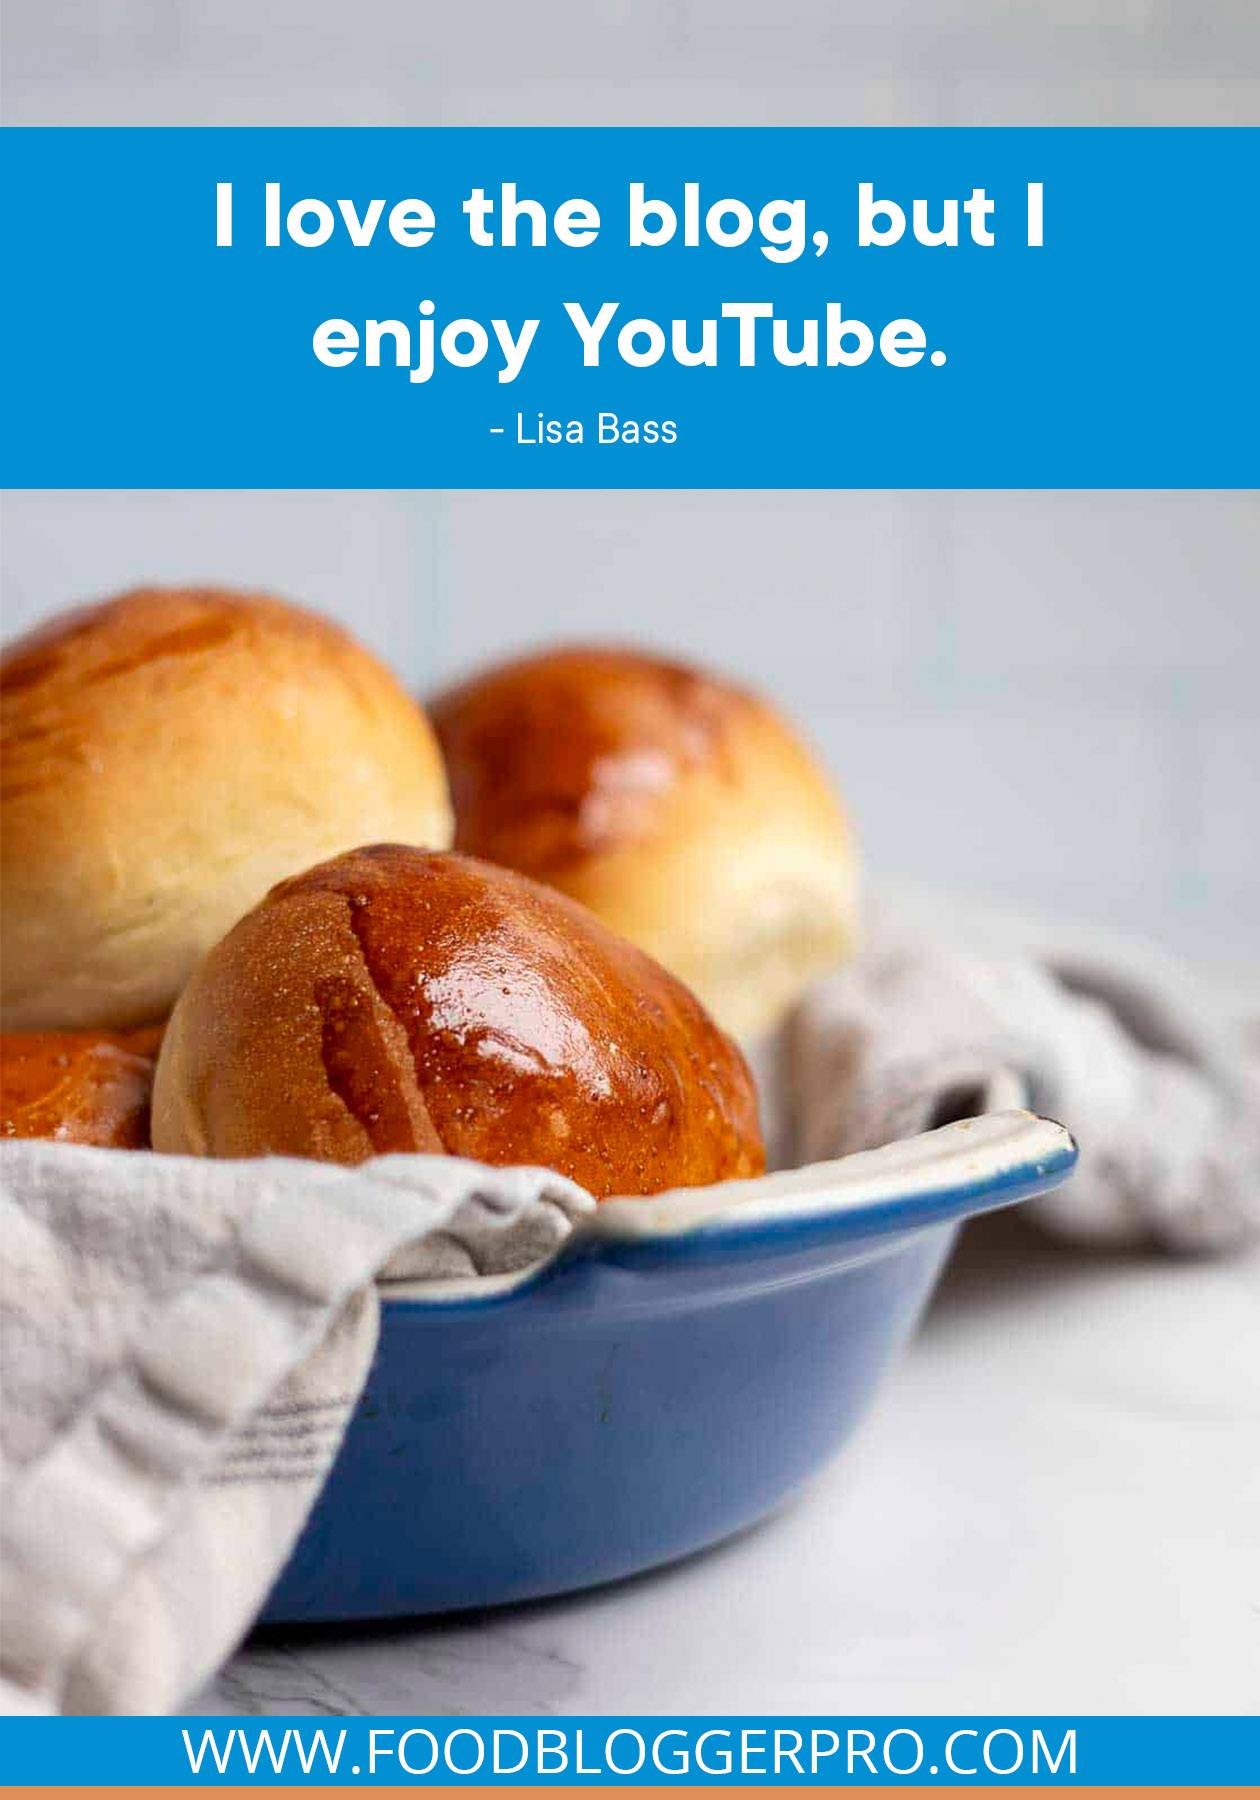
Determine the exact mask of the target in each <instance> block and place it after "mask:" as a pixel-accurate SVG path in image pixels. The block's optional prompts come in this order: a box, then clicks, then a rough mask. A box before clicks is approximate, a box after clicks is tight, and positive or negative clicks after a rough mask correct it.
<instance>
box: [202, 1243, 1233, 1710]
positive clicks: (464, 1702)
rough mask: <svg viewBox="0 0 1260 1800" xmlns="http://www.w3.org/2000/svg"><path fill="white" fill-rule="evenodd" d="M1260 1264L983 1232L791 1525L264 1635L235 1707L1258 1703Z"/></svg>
mask: <svg viewBox="0 0 1260 1800" xmlns="http://www.w3.org/2000/svg"><path fill="white" fill-rule="evenodd" d="M1258 1700H1260V1256H1252V1257H1249V1258H1243V1259H1234V1260H1227V1261H1221V1262H1214V1261H1213V1262H1206V1261H1205V1262H1172V1261H1168V1260H1166V1259H1163V1258H1159V1259H1155V1258H1149V1259H1148V1258H1126V1259H1113V1258H1102V1257H1095V1256H1089V1255H1083V1254H1080V1253H1077V1252H1072V1251H1064V1250H1062V1249H1057V1248H1054V1247H1052V1246H1049V1245H1047V1244H1045V1243H1044V1242H1042V1241H1041V1240H1040V1239H1039V1238H1037V1237H1036V1236H1034V1235H1033V1234H1032V1232H1031V1231H1030V1229H1029V1228H1028V1227H1026V1226H1025V1225H1024V1223H1023V1221H1022V1220H1020V1219H1019V1218H1018V1217H1015V1216H1007V1217H998V1218H994V1219H990V1220H985V1221H981V1222H979V1223H978V1224H976V1225H974V1226H972V1227H971V1228H970V1230H969V1232H968V1234H967V1236H966V1237H965V1239H964V1241H963V1243H962V1245H961V1247H960V1249H959V1251H958V1252H957V1254H956V1256H955V1259H954V1262H953V1265H952V1266H951V1268H950V1270H949V1272H948V1273H947V1275H946V1278H945V1281H944V1283H943V1285H942V1287H941V1289H940V1291H939V1293H938V1295H937V1298H936V1301H935V1303H934V1305H933V1307H932V1309H931V1312H930V1313H929V1316H928V1318H927V1320H926V1322H925V1324H924V1326H923V1328H922V1330H921V1332H920V1334H919V1336H918V1338H917V1340H916V1342H915V1343H914V1345H913V1346H912V1347H911V1349H910V1351H909V1353H908V1354H907V1355H906V1357H905V1358H904V1360H903V1361H902V1363H901V1365H900V1367H899V1368H898V1369H897V1371H896V1372H895V1374H894V1375H893V1376H892V1378H891V1379H890V1381H889V1384H888V1386H887V1388H886V1390H885V1392H884V1394H883V1396H882V1398H881V1401H880V1403H879V1405H878V1406H877V1409H876V1411H875V1413H874V1415H873V1416H872V1418H871V1419H870V1420H869V1421H868V1422H867V1424H866V1426H865V1428H864V1430H863V1431H862V1432H861V1434H860V1435H859V1437H858V1439H857V1440H856V1441H855V1442H854V1443H852V1444H851V1445H850V1446H849V1448H848V1449H847V1450H846V1451H845V1452H844V1453H842V1455H841V1456H840V1458H839V1460H838V1461H837V1462H836V1463H835V1464H834V1465H833V1466H832V1468H831V1469H830V1470H829V1471H828V1472H827V1473H826V1474H825V1475H824V1476H823V1477H822V1478H821V1479H820V1480H819V1481H818V1482H817V1483H816V1484H815V1485H814V1486H813V1487H812V1488H811V1489H810V1490H809V1492H808V1493H807V1494H806V1495H805V1496H804V1498H802V1499H801V1500H799V1501H798V1502H797V1503H796V1504H795V1505H793V1506H792V1507H791V1508H790V1509H788V1510H787V1511H785V1512H784V1513H782V1514H780V1515H779V1516H778V1517H776V1518H774V1519H772V1520H770V1521H768V1522H767V1523H766V1524H764V1525H761V1526H759V1527H758V1528H756V1529H755V1530H753V1531H751V1532H747V1533H745V1534H744V1535H743V1536H742V1537H740V1538H738V1539H736V1540H735V1541H733V1542H731V1543H729V1544H726V1545H724V1546H722V1547H721V1548H719V1549H717V1550H714V1551H710V1552H708V1553H707V1554H705V1555H702V1556H698V1557H694V1558H692V1559H691V1560H689V1561H688V1562H685V1563H682V1564H678V1565H676V1566H674V1567H673V1568H671V1569H667V1570H664V1571H662V1572H659V1573H657V1574H653V1575H649V1576H642V1577H640V1578H638V1579H636V1580H633V1581H629V1582H624V1583H622V1584H620V1585H618V1586H615V1587H611V1588H605V1589H601V1590H598V1591H596V1592H593V1593H587V1594H582V1595H577V1596H574V1597H570V1598H567V1599H563V1600H557V1601H551V1602H547V1603H543V1604H537V1605H530V1606H521V1607H514V1608H507V1609H503V1610H501V1611H496V1612H493V1613H487V1614H480V1615H469V1616H464V1617H457V1618H452V1619H446V1620H439V1621H419V1622H416V1623H411V1622H407V1623H402V1624H390V1625H387V1626H374V1627H370V1628H362V1627H360V1628H356V1629H346V1630H336V1631H334V1630H330V1629H320V1630H316V1631H305V1632H302V1633H296V1632H293V1631H283V1632H281V1631H271V1632H267V1633H261V1634H258V1635H257V1636H256V1637H255V1638H254V1639H252V1640H251V1641H250V1643H249V1644H248V1645H247V1646H246V1647H245V1648H244V1649H243V1650H242V1651H241V1652H240V1654H239V1655H238V1656H237V1657H236V1658H235V1659H234V1660H233V1662H232V1663H231V1664H230V1665H229V1666H228V1668H227V1669H226V1670H225V1671H224V1672H223V1674H222V1675H221V1676H220V1677H219V1679H218V1680H217V1681H216V1682H215V1683H214V1684H213V1685H212V1687H211V1688H210V1689H208V1690H207V1692H206V1693H205V1694H204V1695H203V1696H202V1697H201V1698H200V1700H199V1701H197V1702H196V1703H195V1704H196V1705H197V1706H198V1707H199V1709H200V1710H203V1711H207V1712H228V1713H286V1712H292V1713H331V1714H341V1713H408V1714H414V1713H419V1714H423V1713H439V1714H450V1713H465V1714H467V1713H500V1714H501V1713H604V1712H643V1713H657V1712H659V1713H671V1712H674V1713H688V1712H695V1713H705V1712H743V1711H752V1712H771V1713H773V1712H804V1713H835V1712H850V1713H853V1712H873V1713H892V1712H903V1713H904V1712H909V1713H914V1712H990V1713H1021V1712H1030V1713H1031V1712H1038V1713H1076V1712H1084V1713H1090V1712H1095V1713H1097V1712H1151V1713H1159V1712H1250V1711H1252V1710H1253V1709H1254V1708H1255V1706H1256V1704H1257V1701H1258Z"/></svg>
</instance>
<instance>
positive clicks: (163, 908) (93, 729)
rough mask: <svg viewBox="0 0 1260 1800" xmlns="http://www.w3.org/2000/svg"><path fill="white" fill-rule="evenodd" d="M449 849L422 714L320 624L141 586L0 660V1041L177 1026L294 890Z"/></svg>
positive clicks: (240, 598) (257, 604)
mask: <svg viewBox="0 0 1260 1800" xmlns="http://www.w3.org/2000/svg"><path fill="white" fill-rule="evenodd" d="M382 836H386V837H403V838H406V839H407V840H408V841H409V842H413V843H429V844H435V845H439V846H441V845H445V844H447V843H448V842H449V841H450V810H449V801H448V798H447V791H446V778H445V775H444V773H443V771H442V767H441V759H440V756H439V753H438V750H437V746H436V744H435V742H434V739H433V734H432V731H431V730H430V727H429V725H428V722H427V721H426V719H425V717H424V715H423V713H422V712H421V711H420V710H419V708H418V707H417V706H416V705H415V703H414V702H413V701H412V700H411V699H409V697H408V696H407V694H406V693H405V692H404V691H403V689H402V687H401V686H400V685H399V684H398V682H397V681H395V679H394V677H393V676H392V675H391V674H390V673H389V671H388V670H387V669H385V668H384V667H383V666H382V665H381V664H380V663H378V662H377V661H376V659H375V658H374V657H372V656H370V655H368V653H367V652H366V651H365V650H363V649H361V648H360V646H359V645H358V644H356V643H354V642H353V640H352V639H350V638H349V637H347V636H346V635H345V633H344V632H342V631H339V630H338V629H337V628H336V627H335V626H333V625H330V624H329V623H327V621H325V620H323V619H320V618H317V617H315V616H314V615H313V614H311V613H307V612H303V611H300V610H299V609H298V608H297V607H293V606H287V605H285V604H283V603H282V602H280V601H278V600H272V599H268V598H265V597H261V596H258V595H250V594H226V593H220V592H217V591H214V590H194V589H179V590H176V589H156V588H154V589H145V590H141V591H138V592H135V593H131V594H125V595H123V596H122V597H121V598H120V599H117V600H111V601H108V602H105V603H103V604H101V605H98V606H90V607H86V608H84V609H83V610H81V611H79V612H75V613H70V614H66V615H64V616H62V617H60V618H56V619H54V620H52V621H51V622H50V623H49V624H47V625H45V626H43V627H42V628H41V629H39V630H37V631H35V632H33V633H31V634H30V635H29V636H28V637H25V638H23V639H21V640H20V641H18V642H17V643H15V644H13V645H12V646H10V647H9V648H8V649H7V650H6V651H5V654H4V657H3V661H2V662H0V929H2V934H3V935H2V937H0V958H2V965H0V1024H3V1026H4V1028H5V1029H6V1030H38V1029H44V1028H65V1029H73V1028H77V1027H86V1026H106V1027H120V1026H126V1025H132V1024H139V1023H143V1022H146V1021H149V1020H153V1019H158V1018H164V1017H165V1016H166V1014H167V1013H168V1012H169V1011H170V1008H171V1006H172V1005H173V1003H174V1001H175V997H176V995H177V994H178V992H179V990H180V988H181V987H182V986H183V983H184V981H185V979H186V977H187V975H188V973H189V970H190V969H191V968H192V966H193V964H194V963H195V962H196V961H197V959H198V957H199V956H201V955H202V953H203V952H204V951H206V950H208V949H209V947H210V945H211V944H213V943H214V942H216V941H217V939H218V938H220V937H221V936H222V935H223V933H224V932H225V931H226V930H227V928H228V926H229V925H231V924H232V923H233V921H234V920H236V919H238V918H239V917H240V915H241V914H242V913H243V912H244V911H245V910H246V909H247V908H248V907H250V906H252V905H253V904H254V903H255V901H257V900H259V899H261V898H262V896H263V894H265V893H266V891H267V889H268V888H269V887H270V886H271V884H272V883H273V882H275V881H277V880H279V879H280V877H281V876H284V875H289V874H292V873H293V872H294V871H295V870H297V869H304V868H307V867H308V866H309V865H310V864H311V863H312V862H314V861H316V860H317V859H319V858H320V857H324V856H330V855H332V854H334V853H335V852H336V851H338V850H345V849H348V848H349V847H350V846H351V845H353V844H360V843H363V842H364V841H365V840H367V839H371V838H376V837H382Z"/></svg>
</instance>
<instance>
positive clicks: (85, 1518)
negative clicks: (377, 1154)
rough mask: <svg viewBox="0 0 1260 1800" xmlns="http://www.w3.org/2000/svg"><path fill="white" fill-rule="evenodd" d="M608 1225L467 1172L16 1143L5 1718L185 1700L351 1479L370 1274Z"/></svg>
mask: <svg viewBox="0 0 1260 1800" xmlns="http://www.w3.org/2000/svg"><path fill="white" fill-rule="evenodd" d="M593 1208H594V1201H593V1200H592V1199H591V1198H590V1196H589V1195H587V1194H586V1193H584V1192H583V1191H582V1190H581V1189H579V1188H577V1187H575V1186H574V1185H573V1184H572V1183H571V1182H568V1181H565V1180H564V1179H562V1178H561V1177H560V1176H557V1175H552V1174H550V1173H548V1172H546V1171H541V1170H536V1169H496V1170H489V1169H485V1168H482V1167H481V1166H480V1165H478V1164H474V1163H467V1162H463V1161H459V1160H457V1159H455V1158H447V1157H434V1156H406V1157H383V1158H379V1159H378V1160H376V1161H375V1162H372V1163H370V1164H368V1165H366V1166H365V1167H364V1168H362V1169H340V1168H333V1167H326V1166H322V1165H319V1164H313V1163H305V1162H293V1161H288V1160H282V1159H278V1158H277V1159H272V1160H266V1161H259V1162H251V1163H229V1162H213V1161H200V1160H197V1159H192V1158H183V1157H168V1156H153V1155H145V1154H144V1153H136V1152H127V1151H111V1150H92V1149H84V1148H79V1147H73V1146H68V1145H61V1144H49V1143H10V1144H5V1145H3V1146H0V1402H2V1403H0V1709H3V1710H4V1711H6V1712H35V1713H40V1712H54V1711H63V1712H72V1713H78V1712H114V1713H116V1712H124V1713H125V1712H140V1713H145V1712H161V1711H167V1710H170V1709H172V1708H174V1707H177V1706H178V1704H179V1702H180V1701H181V1699H182V1698H183V1697H184V1696H185V1695H186V1694H188V1693H190V1692H192V1691H193V1690H194V1689H195V1688H196V1687H197V1686H198V1685H199V1684H200V1683H201V1682H202V1681H204V1680H205V1679H206V1678H207V1677H208V1676H209V1675H210V1674H211V1672H212V1671H213V1670H214V1669H215V1668H217V1667H218V1665H219V1664H220V1663H221V1662H222V1661H223V1659H224V1658H225V1657H226V1656H227V1655H228V1654H229V1653H230V1651H231V1650H232V1649H233V1647H234V1646H235V1644H236V1642H237V1641H238V1639H239V1638H240V1637H241V1636H242V1635H243V1633H244V1632H245V1631H246V1630H247V1629H248V1627H249V1625H250V1623H251V1621H252V1620H253V1618H254V1616H255V1614H256V1613H257V1611H258V1609H259V1607H260V1606H261V1604H262V1602H263V1600H264V1599H265V1597H266V1595H267V1592H268V1589H269V1588H270V1586H271V1584H272V1582H273V1581H274V1580H275V1577H276V1576H277V1574H278V1573H279V1571H280V1569H281V1567H282V1566H283V1564H284V1562H285V1560H286V1558H287V1556H288V1553H289V1551H290V1549H291V1548H292V1546H293V1544H294V1542H295V1541H296V1539H297V1536H298V1533H299V1532H300V1530H301V1527H302V1525H303V1523H304V1521H305V1519H306V1516H307V1513H308V1512H309V1510H310V1508H311V1505H312V1504H313V1502H314V1500H315V1497H316V1495H317V1493H318V1492H319V1489H320V1487H321V1485H322V1483H323V1480H324V1477H325V1476H326V1474H327V1472H328V1470H329V1468H330V1466H331V1464H332V1460H333V1457H334V1455H335V1454H336V1451H337V1448H338V1446H339V1444H340V1442H341V1438H342V1434H343V1432H344V1429H345V1426H346V1422H347V1420H348V1418H349V1415H350V1412H351V1410H352V1408H353V1407H354V1405H355V1402H356V1400H357V1399H358V1396H359V1394H360V1392H361V1390H362V1388H363V1384H364V1381H365V1379H366V1376H367V1372H368V1368H369V1365H370V1363H371V1360H372V1354H373V1351H374V1349H375V1345H376V1339H377V1329H378V1323H379V1303H378V1296H377V1289H376V1286H375V1282H374V1277H376V1276H378V1275H381V1274H382V1273H386V1274H388V1275H390V1276H391V1277H399V1278H403V1277H405V1278H407V1279H408V1280H412V1281H414V1280H417V1279H421V1280H430V1281H432V1280H438V1279H441V1278H449V1277H452V1276H469V1275H492V1274H502V1273H506V1272H508V1271H511V1270H516V1269H520V1268H523V1267H527V1266H528V1265H530V1264H532V1263H536V1262H538V1261H540V1260H541V1259H542V1258H544V1257H545V1256H547V1255H548V1254H549V1253H550V1252H551V1251H552V1250H553V1249H555V1247H556V1246H557V1245H558V1244H560V1243H561V1242H562V1241H563V1240H564V1238H565V1237H566V1236H567V1235H568V1234H569V1232H570V1231H571V1229H572V1227H573V1225H574V1223H575V1222H576V1221H577V1220H578V1219H580V1218H581V1217H582V1216H583V1214H584V1213H587V1212H589V1211H591V1210H593Z"/></svg>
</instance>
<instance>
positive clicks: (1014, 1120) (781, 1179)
mask: <svg viewBox="0 0 1260 1800" xmlns="http://www.w3.org/2000/svg"><path fill="white" fill-rule="evenodd" d="M1073 1147H1074V1146H1073V1140H1072V1136H1071V1133H1070V1132H1068V1131H1067V1130H1066V1129H1065V1127H1064V1126H1062V1125H1060V1124H1058V1123H1056V1121H1054V1120H1053V1119H1043V1118H1039V1117H1038V1116H1037V1114H1036V1113H1030V1112H1022V1111H1009V1112H994V1113H985V1114H983V1115H981V1116H980V1117H978V1118H974V1119H960V1120H958V1121H956V1122H955V1123H953V1124H950V1125H943V1126H941V1127H940V1128H939V1129H938V1130H936V1131H925V1132H922V1133H921V1134H920V1135H919V1136H918V1137H912V1138H905V1139H903V1140H902V1141H900V1142H898V1143H895V1144H885V1145H883V1146H882V1147H881V1148H880V1149H878V1150H861V1151H857V1152H855V1153H854V1154H853V1155H852V1156H844V1157H840V1158H839V1159H837V1160H836V1161H834V1162H822V1163H811V1164H809V1165H808V1166H807V1167H806V1168H802V1169H784V1170H781V1171H779V1172H778V1173H776V1174H773V1175H760V1176H758V1177H757V1178H756V1179H755V1180H753V1181H724V1182H720V1183H719V1184H718V1185H717V1186H715V1187H707V1188H674V1189H671V1190H670V1191H669V1192H668V1193H664V1194H656V1195H654V1196H653V1197H652V1198H650V1199H646V1200H644V1199H624V1200H605V1201H603V1202H602V1204H601V1205H599V1206H598V1207H597V1208H596V1209H595V1211H594V1212H593V1213H591V1214H589V1215H588V1216H587V1217H585V1218H584V1219H582V1221H581V1222H580V1223H579V1224H578V1225H577V1226H576V1227H575V1228H574V1231H573V1233H572V1234H571V1236H570V1237H568V1238H567V1239H566V1240H565V1242H564V1243H563V1244H562V1245H561V1246H560V1247H559V1249H558V1250H556V1251H555V1252H554V1253H553V1255H552V1256H551V1257H548V1258H547V1259H546V1261H545V1262H543V1263H537V1264H534V1265H532V1266H531V1267H530V1268H527V1269H519V1270H516V1271H514V1272H513V1273H512V1274H509V1275H478V1276H468V1277H464V1276H461V1277H457V1278H454V1279H452V1280H449V1281H391V1282H386V1283H383V1284H382V1294H383V1297H384V1298H386V1299H387V1300H397V1301H412V1300H414V1301H421V1302H436V1303H438V1304H441V1303H443V1302H457V1301H461V1300H472V1299H486V1300H489V1299H495V1298H498V1297H499V1296H501V1295H504V1294H510V1293H512V1292H514V1291H515V1290H516V1289H517V1288H520V1287H523V1286H526V1285H527V1284H529V1283H530V1282H533V1281H535V1280H537V1278H538V1275H539V1273H540V1271H541V1270H542V1269H544V1268H546V1267H547V1265H548V1263H550V1262H552V1261H554V1260H555V1258H556V1257H557V1256H562V1255H564V1254H565V1253H566V1252H568V1251H570V1250H571V1249H572V1247H573V1245H574V1244H575V1243H576V1242H581V1241H585V1242H588V1243H589V1242H595V1243H623V1244H641V1243H644V1242H648V1241H657V1242H661V1241H668V1240H670V1239H677V1238H684V1237H689V1236H692V1235H693V1234H696V1233H699V1232H703V1231H704V1230H706V1229H710V1228H713V1227H715V1226H719V1225H731V1224H738V1225H740V1226H744V1225H747V1226H758V1225H766V1224H783V1223H786V1222H789V1221H791V1220H795V1219H802V1220H803V1219H820V1218H843V1217H844V1216H845V1215H846V1214H848V1213H855V1212H860V1211H861V1210H862V1209H863V1208H864V1207H867V1206H870V1205H872V1204H873V1203H875V1204H881V1205H890V1204H896V1203H897V1202H898V1201H901V1202H904V1203H905V1204H906V1210H907V1215H910V1214H911V1213H912V1212H913V1203H914V1202H915V1201H916V1200H921V1199H925V1198H928V1197H930V1196H931V1195H933V1194H938V1193H942V1192H953V1191H956V1190H958V1189H965V1188H979V1189H984V1188H985V1187H988V1186H999V1185H1001V1183H1002V1182H1003V1180H1004V1179H1005V1178H1007V1177H1009V1176H1011V1175H1012V1174H1014V1173H1015V1172H1016V1171H1018V1170H1022V1169H1027V1170H1029V1172H1030V1174H1031V1173H1035V1172H1036V1171H1038V1170H1040V1169H1044V1168H1045V1167H1046V1166H1047V1165H1050V1164H1054V1163H1058V1162H1060V1161H1061V1160H1062V1158H1063V1157H1064V1155H1065V1154H1069V1153H1070V1152H1071V1151H1072V1149H1073ZM976 1210H977V1211H982V1210H983V1208H982V1207H977V1208H976ZM906 1223H907V1226H910V1225H911V1224H913V1223H914V1220H913V1219H912V1218H911V1217H909V1216H908V1217H907V1221H906Z"/></svg>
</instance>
